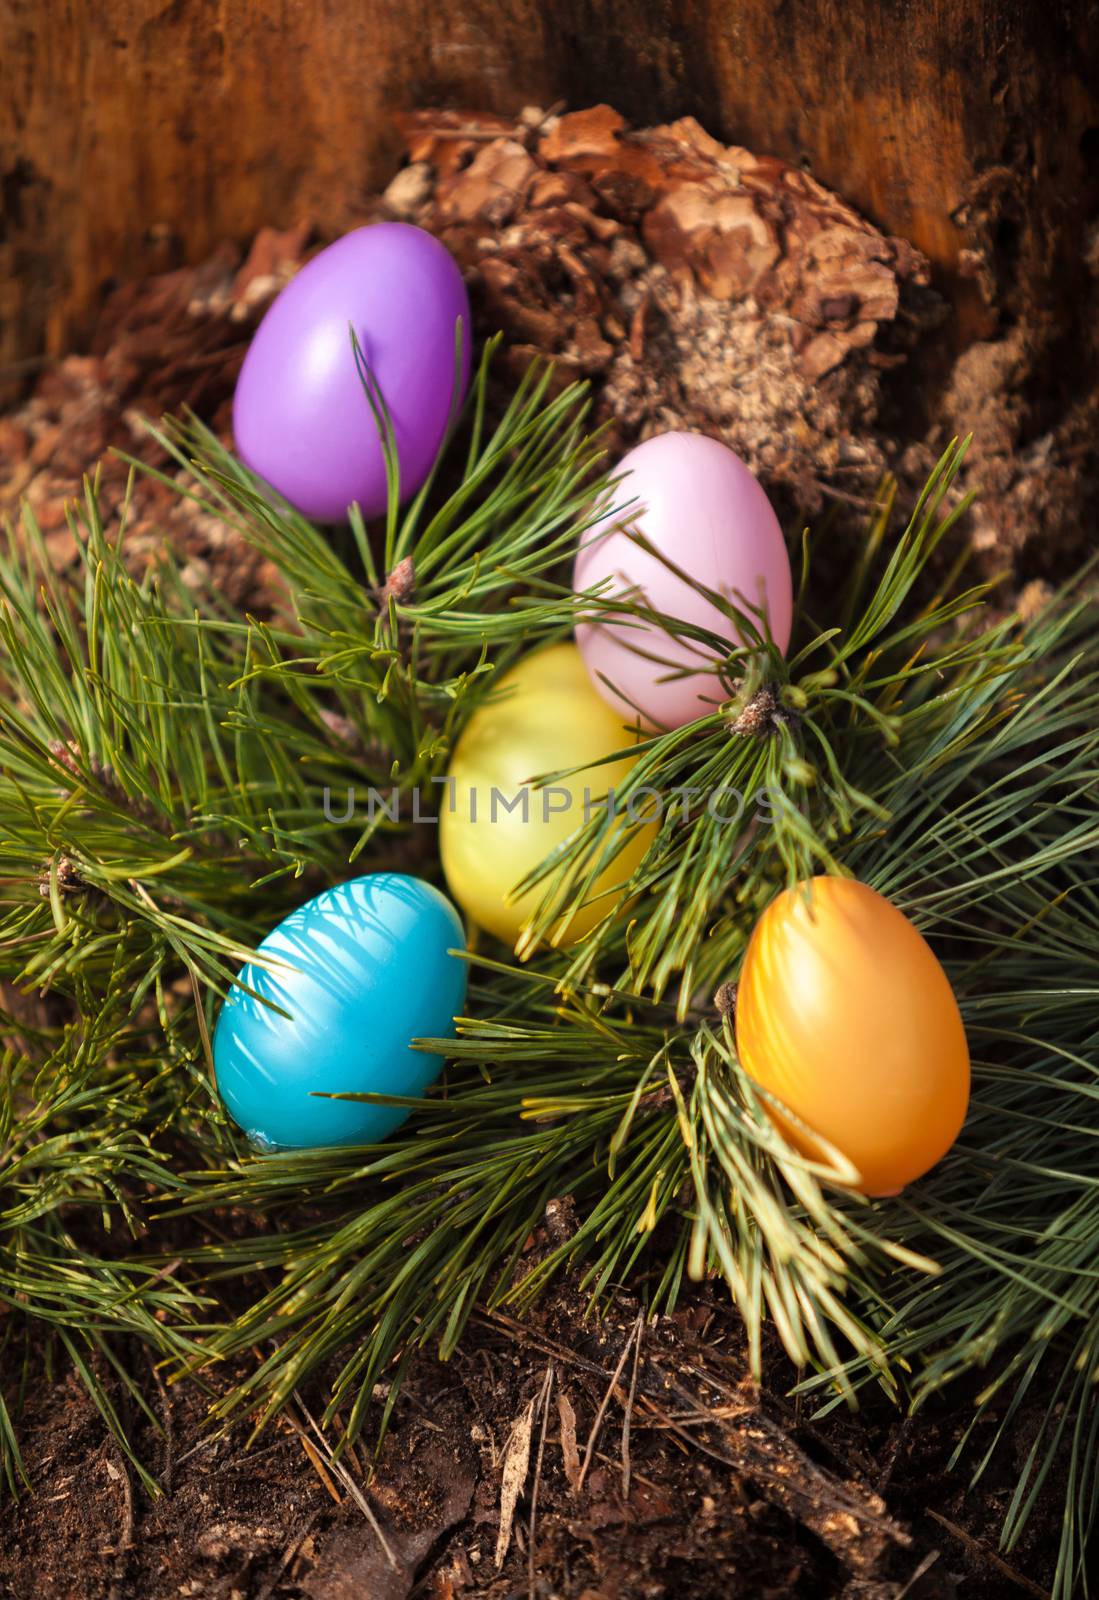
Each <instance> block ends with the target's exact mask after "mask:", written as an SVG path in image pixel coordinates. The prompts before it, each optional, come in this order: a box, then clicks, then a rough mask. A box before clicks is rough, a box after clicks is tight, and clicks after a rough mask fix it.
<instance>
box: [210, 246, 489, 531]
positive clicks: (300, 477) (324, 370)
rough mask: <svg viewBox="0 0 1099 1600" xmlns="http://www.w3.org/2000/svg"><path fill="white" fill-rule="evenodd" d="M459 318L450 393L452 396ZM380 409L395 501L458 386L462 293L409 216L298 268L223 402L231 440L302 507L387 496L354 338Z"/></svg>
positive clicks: (319, 516)
mask: <svg viewBox="0 0 1099 1600" xmlns="http://www.w3.org/2000/svg"><path fill="white" fill-rule="evenodd" d="M459 321H461V327H462V367H461V387H460V393H459V394H458V395H456V396H455V395H454V393H453V390H454V377H455V374H454V365H455V363H454V348H455V328H456V325H457V324H458V322H459ZM352 327H354V329H355V332H356V334H357V335H358V339H359V343H360V345H361V346H362V350H363V355H364V357H365V359H366V362H367V365H368V366H369V369H370V371H371V373H372V375H373V378H374V380H375V383H376V385H377V390H378V391H380V393H381V396H382V398H383V399H384V401H385V404H386V406H387V407H388V410H389V414H390V419H391V422H392V425H393V432H394V437H395V439H396V444H397V457H398V461H399V462H400V484H401V499H402V500H405V499H407V498H408V497H409V496H410V495H413V494H415V493H416V491H417V490H418V489H419V488H421V486H422V485H423V483H424V480H425V479H426V478H427V475H428V473H429V472H430V470H431V466H432V463H433V462H434V460H435V457H436V455H437V454H438V451H439V447H440V445H441V444H442V442H443V437H444V435H445V433H446V427H447V421H448V418H449V417H450V414H451V407H452V401H453V403H454V405H455V406H456V405H457V404H459V403H460V401H461V399H462V397H463V396H464V395H465V391H466V385H467V384H468V382H469V364H470V337H471V336H470V315H469V298H468V296H467V294H466V289H465V284H464V283H463V282H462V275H461V273H460V272H459V270H458V267H457V264H456V263H455V261H454V259H453V257H452V256H451V255H450V254H449V253H448V252H447V250H446V249H445V248H444V246H443V245H441V244H440V243H439V241H438V239H435V238H433V237H432V235H431V234H430V233H425V232H424V230H423V229H422V228H414V227H412V226H410V224H408V223H406V222H377V223H374V224H373V225H372V226H371V227H367V228H357V229H356V230H355V232H354V233H348V234H345V235H344V237H343V238H342V239H339V240H337V242H336V243H335V244H333V245H329V247H328V248H327V250H322V251H321V252H320V254H319V255H317V256H314V257H313V259H312V261H310V262H309V263H308V265H307V266H305V267H303V268H302V270H301V272H299V273H298V275H297V277H296V278H294V279H293V280H292V281H291V282H290V283H289V284H288V285H287V287H286V288H285V289H284V290H283V291H282V293H281V294H280V295H279V296H278V298H277V299H276V300H275V302H274V304H273V305H272V306H271V308H270V310H269V311H268V313H267V315H266V316H265V317H264V319H263V321H262V322H261V323H260V325H259V328H258V329H257V331H256V336H255V338H254V339H253V340H252V344H251V348H250V349H249V351H248V354H247V356H246V357H245V359H244V365H243V367H242V368H241V373H240V377H239V379H238V380H237V391H236V395H235V397H234V400H233V432H234V434H235V435H236V444H237V450H238V452H239V453H240V455H241V457H242V459H243V460H244V461H245V462H246V464H247V465H248V466H249V467H251V468H252V470H253V472H256V473H258V474H259V476H260V477H261V478H265V479H266V480H267V482H268V483H269V484H271V486H272V487H273V488H275V489H277V490H278V492H279V493H280V494H281V495H282V496H283V497H284V498H285V499H287V500H289V502H290V504H291V505H293V506H296V507H297V509H298V510H299V511H301V512H303V513H304V514H305V515H306V516H307V517H313V518H315V519H316V520H318V521H321V522H339V521H342V520H343V519H344V518H345V517H346V515H347V510H348V507H349V506H350V505H351V504H352V502H353V501H358V503H359V505H360V506H361V507H362V511H363V515H364V516H366V517H374V516H377V515H378V514H379V513H380V512H382V511H384V510H385V506H386V478H385V460H384V457H383V454H382V444H381V439H380V438H379V436H378V427H377V423H376V422H375V419H374V415H373V412H372V410H371V407H370V403H369V401H368V400H367V397H366V394H365V393H364V391H363V385H362V379H361V378H360V375H359V372H358V369H357V366H356V362H355V354H354V350H353V348H352V344H351V328H352Z"/></svg>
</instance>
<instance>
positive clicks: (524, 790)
mask: <svg viewBox="0 0 1099 1600" xmlns="http://www.w3.org/2000/svg"><path fill="white" fill-rule="evenodd" d="M636 739H637V735H636V733H635V732H633V731H632V730H631V729H630V728H629V727H628V726H627V725H626V724H625V722H624V719H623V717H622V714H621V713H620V712H618V711H614V710H612V709H611V707H610V706H608V705H607V703H606V702H605V701H604V700H603V699H601V697H600V696H599V695H598V694H597V693H596V691H595V690H594V689H593V688H592V686H591V681H590V679H589V678H588V675H587V672H586V671H585V669H584V663H583V662H582V660H581V659H580V653H579V651H578V650H577V648H576V646H575V645H573V644H558V645H551V646H550V647H549V648H548V649H544V650H537V651H535V652H534V653H533V654H531V655H529V656H526V657H525V658H524V659H523V660H522V661H520V662H519V664H518V665H517V666H515V667H513V668H512V669H511V671H510V672H508V673H506V674H505V675H504V677H503V678H502V679H501V680H500V683H499V686H498V687H497V689H495V690H494V691H493V693H492V695H491V697H490V698H489V699H488V700H487V701H486V702H485V703H484V704H483V705H482V706H480V707H479V708H478V709H477V710H476V711H475V712H474V713H473V715H472V717H470V719H469V722H468V723H467V724H466V727H465V729H464V730H463V732H462V735H461V738H460V739H459V740H458V744H457V746H456V748H455V750H454V755H453V757H452V759H451V763H450V772H449V774H448V776H449V777H450V779H451V780H452V783H451V785H450V787H449V792H448V793H447V794H446V795H444V797H443V799H442V803H441V804H440V807H439V819H440V820H439V848H440V852H441V855H442V860H443V870H444V872H445V873H446V879H447V883H448V884H449V885H450V892H451V894H452V895H453V896H454V898H455V900H457V901H458V903H459V905H460V906H461V907H462V908H463V910H464V911H466V912H467V913H468V915H469V916H471V917H472V918H473V920H474V921H475V922H478V923H480V925H481V927H483V928H487V929H488V930H489V932H490V933H494V934H496V936H497V938H499V939H503V940H506V942H507V943H509V944H514V943H516V942H517V941H519V936H520V934H521V933H522V931H523V925H524V923H525V922H526V921H527V919H528V918H529V917H530V916H531V914H532V913H533V912H534V911H535V910H536V909H537V907H538V905H539V902H540V901H541V900H542V898H543V896H544V894H545V892H546V889H547V887H548V880H546V879H544V880H542V881H541V882H540V883H538V884H537V885H536V886H535V887H534V888H533V889H528V890H527V892H526V893H525V894H522V895H519V896H516V895H515V894H514V890H515V888H516V886H517V885H518V884H519V883H521V882H522V880H523V879H524V878H525V877H526V876H527V874H528V873H529V872H531V871H533V870H534V868H536V867H537V866H539V865H540V864H541V863H542V862H543V861H544V860H545V859H546V857H547V856H549V855H550V854H551V853H552V851H554V850H555V849H556V848H557V846H558V845H560V844H562V843H563V842H564V841H565V840H566V839H567V838H568V837H569V835H570V834H571V833H574V832H575V831H576V830H577V829H578V828H581V827H583V825H584V823H585V821H586V820H589V819H590V818H592V817H597V816H599V815H601V814H602V811H603V809H604V806H605V802H606V796H607V792H608V790H611V791H614V790H615V789H616V788H617V787H618V786H620V785H621V783H622V781H623V779H624V778H625V777H626V774H627V773H628V772H629V770H630V768H631V766H632V765H633V764H634V762H635V761H636V759H637V757H636V756H635V755H633V754H630V753H627V754H626V755H624V756H623V758H622V759H621V760H620V761H614V762H611V763H608V764H607V765H606V766H600V767H596V768H594V769H593V768H592V767H591V763H592V762H594V761H598V760H600V759H601V758H602V757H604V756H607V755H610V754H611V753H612V752H613V751H615V750H624V751H627V752H628V749H629V746H630V744H631V743H636ZM571 767H578V768H580V769H581V770H580V771H577V772H575V773H573V774H572V775H571V776H569V777H567V778H563V779H561V780H560V782H559V783H555V784H554V785H553V786H552V787H551V788H547V789H535V788H532V787H531V784H532V782H533V780H535V779H537V778H539V777H544V776H545V775H546V774H548V773H552V772H560V771H562V770H563V769H565V768H571ZM617 812H618V814H619V816H620V818H621V820H620V822H619V823H618V824H617V826H619V827H623V826H626V825H627V822H626V807H625V803H624V802H621V803H618V804H617ZM638 812H639V815H640V802H639V803H638ZM653 832H654V828H653V826H652V825H651V824H648V825H645V826H642V827H639V828H637V829H635V830H634V831H633V832H632V833H631V834H630V836H629V837H628V839H627V842H626V843H625V845H624V846H623V848H622V850H621V851H620V852H619V853H618V855H616V856H615V857H614V859H613V861H611V862H610V863H609V864H608V865H607V866H606V867H605V868H604V870H603V871H602V873H601V874H600V875H599V877H598V878H597V879H596V881H595V883H594V884H593V886H592V888H591V890H590V891H589V893H588V895H587V897H586V898H585V900H584V902H583V904H582V905H581V906H580V907H579V909H578V910H577V911H576V912H575V913H574V914H573V915H572V916H571V917H567V916H566V917H564V918H561V919H560V920H559V921H558V923H557V924H556V925H555V928H554V931H553V937H552V942H553V943H554V944H561V945H566V944H573V943H575V942H576V941H577V940H579V939H581V938H583V936H584V935H585V934H586V933H588V932H590V930H591V929H592V928H593V927H594V926H595V924H596V923H597V922H599V921H600V920H601V919H602V918H603V917H604V916H606V915H607V913H608V912H609V911H611V910H613V908H614V907H615V905H616V903H617V900H618V890H619V889H620V888H621V887H622V885H624V884H625V882H626V881H627V880H628V879H629V877H630V875H631V874H632V872H633V870H634V868H635V867H636V866H637V864H638V862H639V861H640V860H641V857H642V856H643V855H644V854H645V851H646V849H647V848H648V845H649V841H650V839H651V838H652V835H653ZM520 946H521V947H522V941H520Z"/></svg>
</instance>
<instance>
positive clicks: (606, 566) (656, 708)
mask: <svg viewBox="0 0 1099 1600" xmlns="http://www.w3.org/2000/svg"><path fill="white" fill-rule="evenodd" d="M619 471H620V472H621V473H623V474H625V476H624V477H623V479H622V482H621V483H620V484H619V485H618V487H617V489H616V490H615V493H614V507H613V508H612V510H611V511H609V512H608V513H607V515H606V516H604V517H603V518H602V519H601V520H600V521H599V522H598V523H596V524H595V525H594V526H593V527H592V528H590V529H588V530H587V531H586V532H585V534H584V536H583V538H582V540H581V544H580V550H579V552H578V554H577V557H576V566H575V568H574V571H573V586H574V588H575V589H577V590H578V591H579V590H581V589H591V588H593V587H595V586H596V585H597V584H600V583H602V582H603V581H604V580H606V579H610V580H611V582H610V586H609V589H608V591H607V592H608V593H611V594H622V593H623V592H625V591H627V590H633V591H636V592H639V594H640V596H643V597H644V599H645V601H646V602H647V603H648V604H649V605H650V606H652V607H653V609H654V610H657V611H660V612H662V613H663V614H664V615H665V616H668V617H674V618H675V619H676V620H677V621H680V622H689V623H693V624H696V625H698V626H701V627H704V628H707V629H708V630H709V631H710V632H711V633H714V634H716V635H718V637H719V638H721V639H723V640H726V641H727V643H728V645H729V648H730V649H737V648H739V647H741V646H742V645H744V644H749V643H750V642H751V641H750V639H742V638H741V637H740V633H739V632H738V629H737V625H736V623H735V622H734V621H733V619H732V618H731V617H729V616H727V615H726V614H725V613H724V612H723V611H722V610H720V608H719V607H718V606H716V605H714V604H713V602H712V601H710V600H708V599H707V598H706V596H705V595H704V594H702V593H700V591H699V589H698V588H696V587H694V584H701V585H702V586H704V587H705V588H707V589H710V590H712V591H713V592H714V593H715V594H720V595H722V596H723V597H724V598H725V599H727V600H731V601H732V602H733V604H734V605H736V606H737V607H738V608H739V609H740V610H741V611H743V612H744V613H745V614H746V615H747V616H749V617H751V619H752V620H753V622H754V623H755V625H756V626H757V628H758V629H759V631H760V632H763V631H764V628H763V624H762V622H761V620H760V619H759V617H758V615H757V611H758V609H759V608H761V607H762V609H763V610H764V612H765V614H766V617H767V624H768V627H769V629H770V635H771V638H772V640H773V641H774V643H775V644H776V645H777V646H778V648H779V649H780V650H782V651H783V652H785V650H786V646H787V645H788V644H789V642H790V623H791V618H792V614H793V585H792V582H791V578H790V560H789V557H788V556H787V554H786V545H785V542H784V540H783V537H782V529H781V528H780V527H779V524H778V518H777V517H776V516H775V513H774V511H773V510H772V509H771V503H770V501H769V500H768V499H767V496H766V495H765V494H764V492H763V490H762V489H761V488H760V486H759V484H758V483H757V482H756V480H755V478H754V477H753V476H752V474H751V472H750V471H749V470H748V468H747V467H746V466H745V465H744V463H743V461H741V459H740V457H739V456H738V455H736V454H734V452H733V451H732V450H730V449H729V447H728V446H727V445H724V444H721V443H720V442H719V441H718V440H717V439H708V438H706V436H705V435H704V434H701V433H662V434H659V435H658V436H657V437H656V438H655V439H647V440H646V441H645V443H644V444H640V445H638V446H637V448H636V450H631V451H630V453H629V454H628V455H627V456H625V457H624V459H623V461H622V463H621V466H620V469H619ZM630 502H633V504H629V503H630ZM627 506H628V509H625V508H626V507H627ZM628 528H635V529H636V530H637V531H638V532H639V533H641V534H642V535H643V536H644V537H645V538H646V539H647V540H648V542H649V543H650V544H651V545H652V547H653V549H654V550H658V551H659V552H660V553H661V555H663V556H666V557H667V559H668V560H669V561H671V562H673V563H674V565H675V566H676V567H678V568H679V569H680V571H682V572H684V573H686V574H687V575H688V576H689V577H690V578H691V579H692V580H694V582H693V583H688V582H685V581H684V579H682V578H680V577H677V576H676V574H675V573H674V572H672V571H671V570H670V569H669V568H668V567H667V566H665V565H664V563H663V562H662V561H661V560H660V559H659V558H658V557H657V556H656V555H650V554H649V552H648V551H647V550H643V549H642V548H641V547H640V546H639V545H638V544H636V543H635V542H634V541H633V540H632V539H631V538H630V536H629V533H628V532H627V531H626V530H627V529H628ZM753 608H756V610H753ZM576 642H577V644H578V645H579V647H580V653H581V655H582V656H583V658H584V664H585V666H586V667H587V669H588V672H589V674H590V676H591V679H592V682H593V683H594V684H595V687H596V688H597V689H598V691H599V693H600V694H601V695H602V696H603V697H604V699H605V700H607V701H609V703H610V704H611V705H613V706H614V707H616V709H618V710H620V711H622V712H623V713H624V714H625V715H626V716H628V717H629V718H631V719H632V718H634V717H636V715H637V713H638V711H640V712H641V715H642V720H643V721H644V722H646V723H647V724H648V725H649V726H651V727H654V728H677V727H680V726H681V725H682V724H683V723H685V722H690V721H692V720H693V719H694V718H695V717H700V716H704V715H705V714H706V712H708V711H712V710H713V708H714V707H715V705H718V704H720V702H721V701H722V700H724V699H727V698H728V694H729V690H728V688H727V687H723V686H722V682H721V679H720V678H719V677H718V675H717V674H716V673H715V672H714V670H713V664H714V662H715V661H718V660H720V659H721V657H720V656H719V655H718V654H717V653H716V652H715V650H714V649H712V648H710V647H709V646H707V645H705V644H703V643H701V642H700V641H696V640H693V639H685V638H677V637H676V636H674V635H672V634H669V633H668V632H666V631H665V630H664V629H663V628H660V627H658V626H657V625H656V624H655V623H644V624H639V623H638V622H637V621H636V620H634V619H625V618H622V619H620V618H612V617H611V616H608V617H607V618H606V620H603V621H599V622H594V623H590V622H589V623H582V624H581V625H580V626H578V627H577V630H576ZM654 657H658V658H659V659H657V660H654V659H653V658H654ZM684 668H695V669H696V670H694V671H688V672H687V673H685V674H683V669H684ZM677 673H678V674H682V675H679V676H672V674H677ZM616 691H617V692H616Z"/></svg>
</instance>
